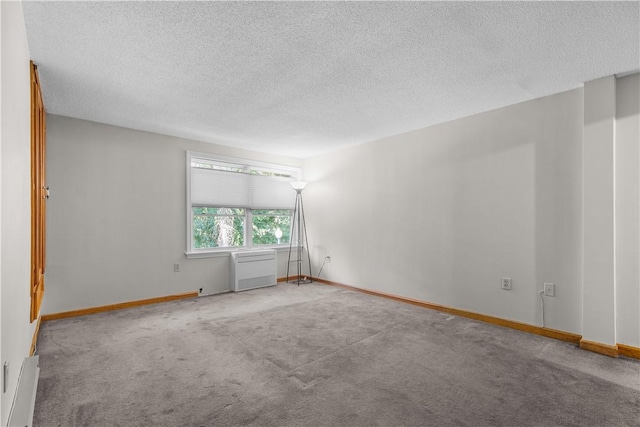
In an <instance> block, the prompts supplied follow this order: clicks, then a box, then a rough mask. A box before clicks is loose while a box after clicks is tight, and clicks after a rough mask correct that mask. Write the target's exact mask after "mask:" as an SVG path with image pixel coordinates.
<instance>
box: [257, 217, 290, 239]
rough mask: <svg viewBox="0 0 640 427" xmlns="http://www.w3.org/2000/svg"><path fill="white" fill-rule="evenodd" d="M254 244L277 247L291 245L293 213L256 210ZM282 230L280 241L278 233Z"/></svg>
mask: <svg viewBox="0 0 640 427" xmlns="http://www.w3.org/2000/svg"><path fill="white" fill-rule="evenodd" d="M252 228H253V244H254V245H275V244H279V243H289V239H290V233H291V211H289V210H268V211H267V210H255V211H253V227H252ZM277 230H280V231H281V232H282V236H281V237H280V239H278V237H277V236H276V231H277Z"/></svg>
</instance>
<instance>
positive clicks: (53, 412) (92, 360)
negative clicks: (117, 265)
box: [34, 284, 640, 427]
mask: <svg viewBox="0 0 640 427" xmlns="http://www.w3.org/2000/svg"><path fill="white" fill-rule="evenodd" d="M38 354H40V367H41V372H40V382H39V384H38V394H37V397H36V409H35V416H34V425H35V426H36V427H45V426H241V425H255V426H555V425H562V426H638V425H640V361H638V360H635V359H629V358H618V359H611V358H608V357H606V356H601V355H598V354H594V353H590V352H587V351H583V350H580V349H578V348H576V346H574V345H571V344H567V343H563V342H560V341H555V340H551V339H548V338H543V337H539V336H535V335H530V334H526V333H523V332H518V331H514V330H510V329H505V328H501V327H498V326H493V325H489V324H484V323H481V322H476V321H472V320H468V319H464V318H460V317H455V316H451V315H449V314H444V313H440V312H437V311H432V310H428V309H424V308H420V307H415V306H412V305H408V304H403V303H400V302H395V301H391V300H387V299H383V298H378V297H375V296H370V295H365V294H362V293H357V292H352V291H346V290H343V289H340V288H335V287H331V286H327V285H321V284H311V285H302V286H299V287H298V286H295V285H290V284H280V285H278V286H276V287H272V288H267V289H259V290H254V291H247V292H242V293H237V294H233V293H231V294H224V295H217V296H211V297H201V298H197V299H191V300H182V301H176V302H171V303H165V304H158V305H153V306H144V307H139V308H134V309H128V310H121V311H115V312H110V313H102V314H96V315H91V316H84V317H77V318H70V319H63V320H57V321H49V322H46V323H44V324H42V326H41V329H40V337H39V340H38Z"/></svg>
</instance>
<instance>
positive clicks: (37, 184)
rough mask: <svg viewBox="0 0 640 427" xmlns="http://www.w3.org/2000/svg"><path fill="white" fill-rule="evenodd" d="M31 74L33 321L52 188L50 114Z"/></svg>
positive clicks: (37, 307)
mask: <svg viewBox="0 0 640 427" xmlns="http://www.w3.org/2000/svg"><path fill="white" fill-rule="evenodd" d="M29 68H30V72H31V281H30V286H29V288H30V295H31V310H30V321H31V322H33V321H34V320H36V319H37V318H38V316H39V315H40V305H41V304H42V296H43V295H44V272H45V265H46V219H47V198H48V197H49V189H48V187H47V184H46V163H47V162H46V115H45V109H44V100H43V98H42V92H41V90H40V78H39V76H38V67H37V66H36V65H35V64H34V63H33V61H30V63H29Z"/></svg>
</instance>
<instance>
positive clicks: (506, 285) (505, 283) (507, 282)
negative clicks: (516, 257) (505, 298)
mask: <svg viewBox="0 0 640 427" xmlns="http://www.w3.org/2000/svg"><path fill="white" fill-rule="evenodd" d="M502 289H504V290H507V291H510V290H511V277H503V278H502Z"/></svg>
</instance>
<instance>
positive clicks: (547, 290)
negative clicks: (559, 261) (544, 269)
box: [544, 283, 556, 297]
mask: <svg viewBox="0 0 640 427" xmlns="http://www.w3.org/2000/svg"><path fill="white" fill-rule="evenodd" d="M544 295H545V296H547V297H555V296H556V285H555V283H545V284H544Z"/></svg>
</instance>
